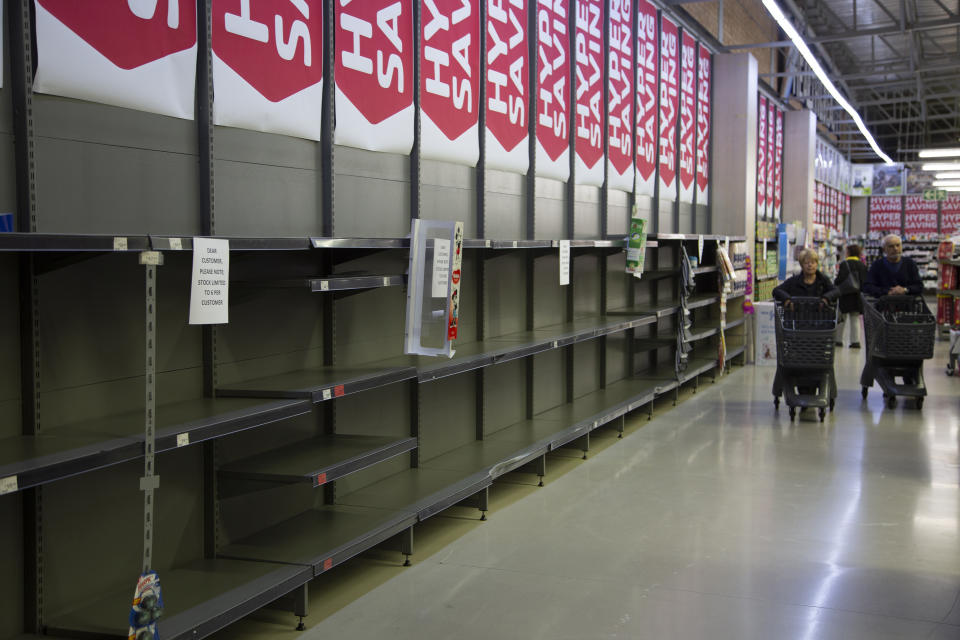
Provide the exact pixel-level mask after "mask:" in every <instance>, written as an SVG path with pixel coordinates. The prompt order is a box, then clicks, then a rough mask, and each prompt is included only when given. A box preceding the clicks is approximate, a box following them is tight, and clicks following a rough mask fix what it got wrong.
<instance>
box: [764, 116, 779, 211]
mask: <svg viewBox="0 0 960 640" xmlns="http://www.w3.org/2000/svg"><path fill="white" fill-rule="evenodd" d="M776 119H777V107H776V105H775V104H774V102H773V100H772V99H771V100H767V176H766V187H767V197H766V208H767V217H768V218H772V217H773V165H774V158H773V152H774V146H775V145H774V139H773V136H774V120H776Z"/></svg>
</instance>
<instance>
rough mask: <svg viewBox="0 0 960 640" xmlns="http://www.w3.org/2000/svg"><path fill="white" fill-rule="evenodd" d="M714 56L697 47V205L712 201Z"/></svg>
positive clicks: (702, 47)
mask: <svg viewBox="0 0 960 640" xmlns="http://www.w3.org/2000/svg"><path fill="white" fill-rule="evenodd" d="M711 62H712V56H711V55H710V51H708V50H707V48H706V47H704V46H703V45H702V44H699V45H697V204H703V205H705V204H708V203H709V201H710V191H709V183H710V95H711V94H710V79H711Z"/></svg>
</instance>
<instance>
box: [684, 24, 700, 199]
mask: <svg viewBox="0 0 960 640" xmlns="http://www.w3.org/2000/svg"><path fill="white" fill-rule="evenodd" d="M696 85H697V41H696V40H694V39H693V37H692V36H691V35H690V34H689V33H687V32H686V31H684V32H683V37H682V38H681V45H680V202H688V203H692V202H693V191H694V179H695V178H696V176H695V171H696V150H695V148H694V147H695V144H696V136H695V133H696V129H695V127H696V119H695V116H696Z"/></svg>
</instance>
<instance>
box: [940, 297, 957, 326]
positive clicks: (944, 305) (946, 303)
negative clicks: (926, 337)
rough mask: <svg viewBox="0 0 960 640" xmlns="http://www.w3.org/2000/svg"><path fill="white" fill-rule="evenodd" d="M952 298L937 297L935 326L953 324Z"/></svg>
mask: <svg viewBox="0 0 960 640" xmlns="http://www.w3.org/2000/svg"><path fill="white" fill-rule="evenodd" d="M953 304H954V303H953V297H951V296H937V324H939V325H944V324H953V317H954V314H953Z"/></svg>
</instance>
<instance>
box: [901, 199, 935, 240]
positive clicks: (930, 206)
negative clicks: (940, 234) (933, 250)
mask: <svg viewBox="0 0 960 640" xmlns="http://www.w3.org/2000/svg"><path fill="white" fill-rule="evenodd" d="M905 200H906V202H905V207H904V208H905V211H904V215H903V233H904V235H908V236H909V235H913V234H916V233H936V232H937V213H938V212H939V210H940V205H939V204H938V203H937V202H936V201H933V202H931V201H929V200H924V199H923V196H922V195H921V196H907V197H906V198H905Z"/></svg>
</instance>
